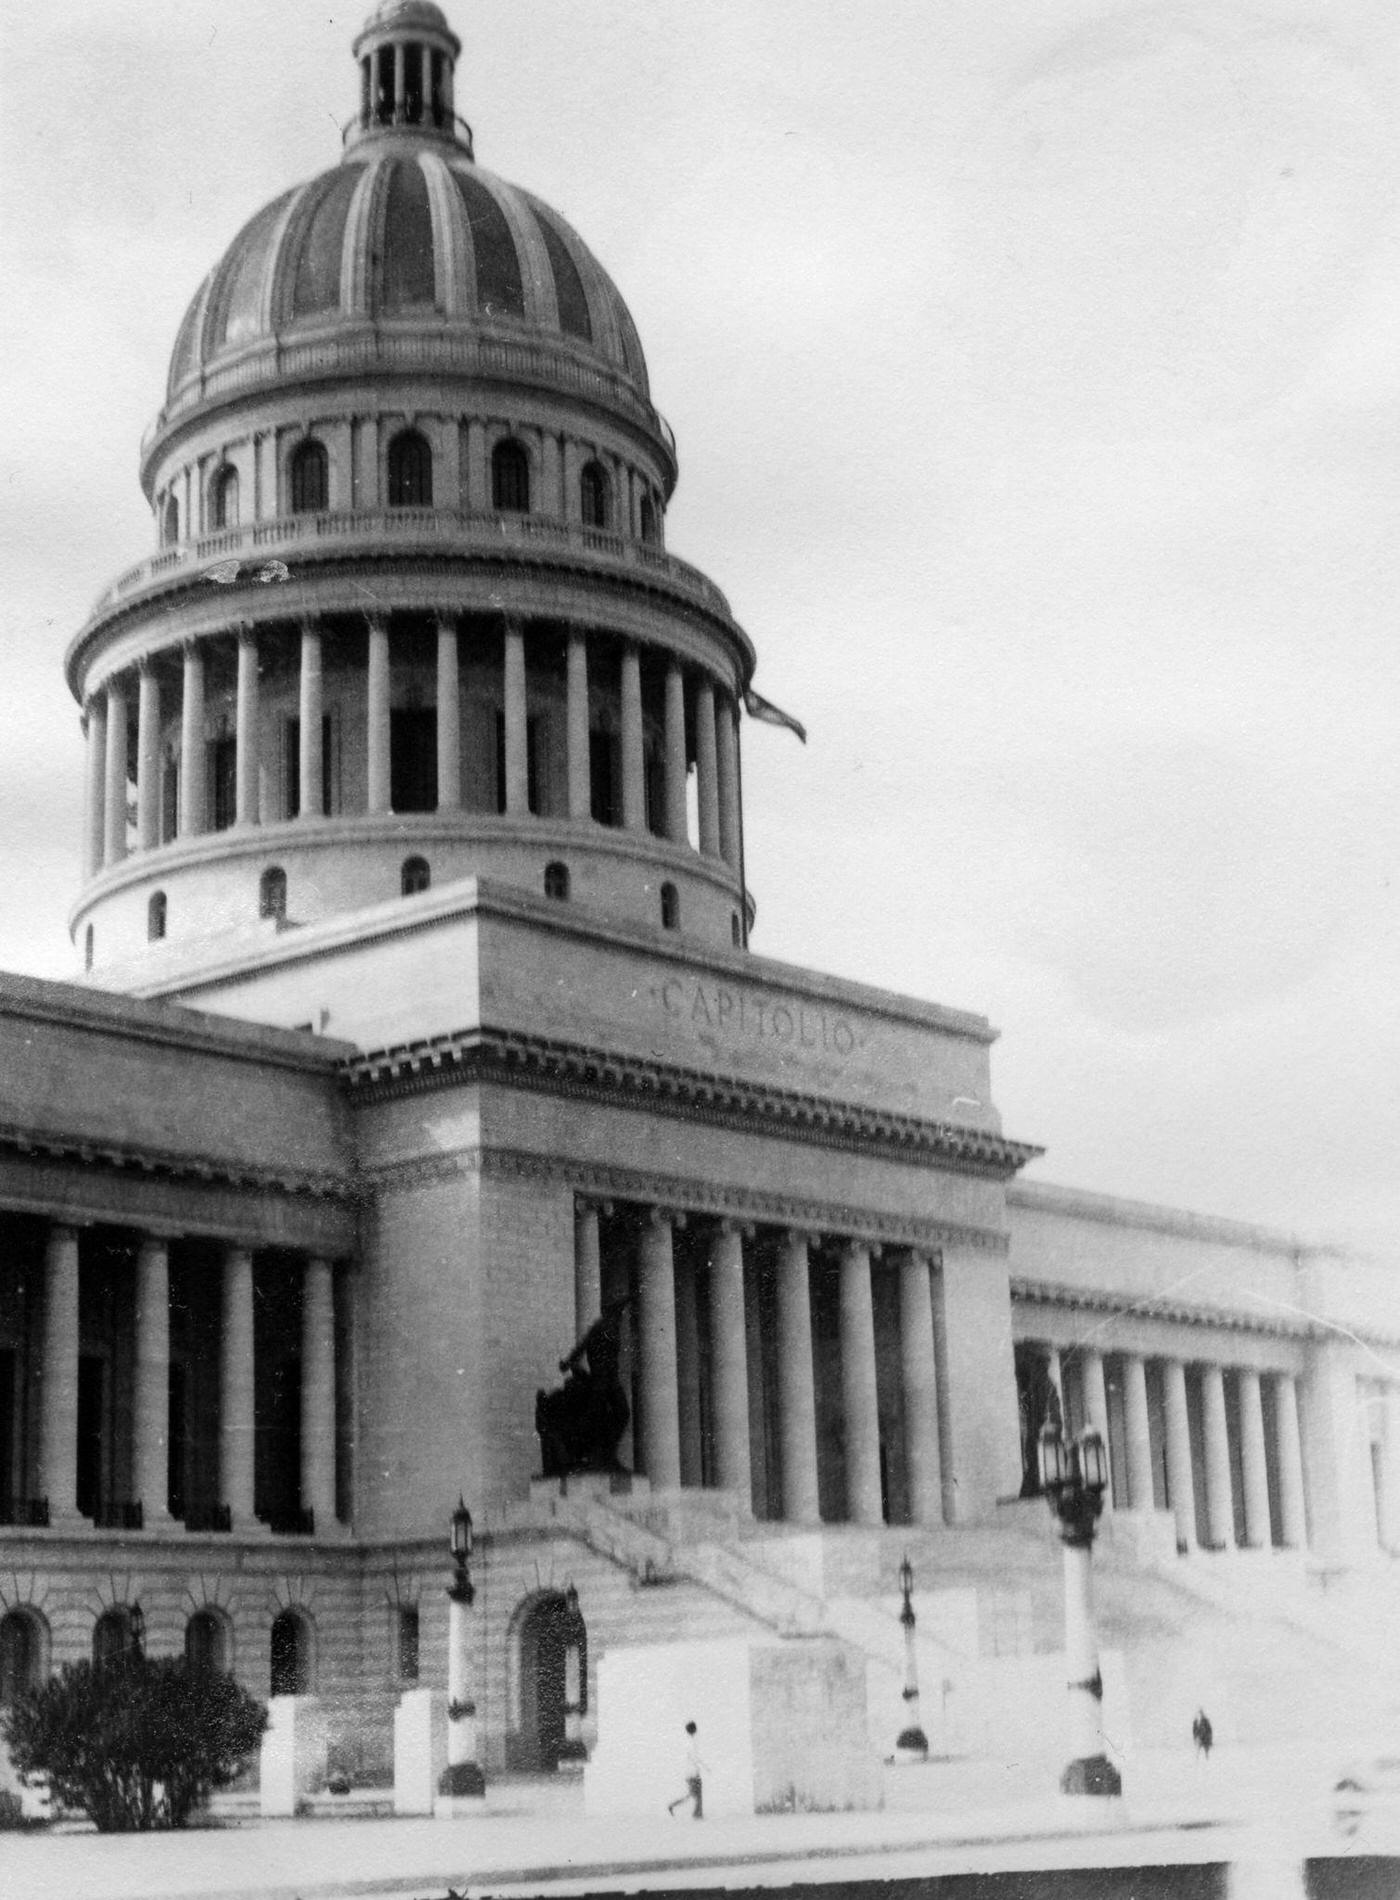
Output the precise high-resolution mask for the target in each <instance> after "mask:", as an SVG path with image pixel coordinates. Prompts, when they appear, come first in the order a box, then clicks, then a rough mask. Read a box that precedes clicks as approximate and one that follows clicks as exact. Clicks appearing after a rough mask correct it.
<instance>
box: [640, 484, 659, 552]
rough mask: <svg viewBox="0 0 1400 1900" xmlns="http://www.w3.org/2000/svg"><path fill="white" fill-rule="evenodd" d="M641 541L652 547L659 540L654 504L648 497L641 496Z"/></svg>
mask: <svg viewBox="0 0 1400 1900" xmlns="http://www.w3.org/2000/svg"><path fill="white" fill-rule="evenodd" d="M642 539H643V541H646V542H648V543H649V544H650V545H651V546H653V547H654V546H655V545H656V543H657V542H658V541H659V540H660V539H661V536H660V534H659V533H658V532H657V519H656V503H655V502H654V501H653V500H652V498H651V496H650V495H643V496H642Z"/></svg>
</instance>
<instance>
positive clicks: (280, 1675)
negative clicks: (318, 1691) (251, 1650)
mask: <svg viewBox="0 0 1400 1900" xmlns="http://www.w3.org/2000/svg"><path fill="white" fill-rule="evenodd" d="M270 1689H271V1693H272V1694H273V1695H310V1694H311V1626H310V1624H309V1623H308V1622H307V1620H306V1618H305V1617H304V1616H302V1615H301V1614H300V1612H299V1611H297V1610H283V1612H282V1614H281V1615H280V1616H279V1617H277V1618H276V1619H275V1621H274V1622H273V1625H272V1678H271V1683H270Z"/></svg>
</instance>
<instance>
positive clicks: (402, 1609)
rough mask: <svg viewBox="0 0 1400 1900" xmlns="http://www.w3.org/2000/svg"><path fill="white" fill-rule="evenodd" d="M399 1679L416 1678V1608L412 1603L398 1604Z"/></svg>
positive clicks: (408, 1680) (412, 1679)
mask: <svg viewBox="0 0 1400 1900" xmlns="http://www.w3.org/2000/svg"><path fill="white" fill-rule="evenodd" d="M398 1637H399V1681H400V1682H417V1680H418V1610H417V1606H416V1605H414V1604H408V1603H401V1604H400V1605H399V1628H398Z"/></svg>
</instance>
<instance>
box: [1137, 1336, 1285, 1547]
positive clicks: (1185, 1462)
mask: <svg viewBox="0 0 1400 1900" xmlns="http://www.w3.org/2000/svg"><path fill="white" fill-rule="evenodd" d="M1162 1386H1163V1391H1164V1394H1165V1397H1166V1412H1167V1498H1168V1502H1169V1503H1170V1504H1171V1507H1172V1511H1173V1513H1174V1515H1175V1517H1176V1541H1177V1543H1178V1545H1181V1544H1184V1545H1185V1546H1186V1548H1187V1549H1188V1550H1194V1549H1195V1547H1196V1481H1195V1478H1194V1476H1193V1474H1192V1470H1191V1414H1190V1411H1189V1409H1188V1407H1187V1399H1186V1368H1185V1366H1184V1365H1182V1363H1181V1361H1180V1360H1179V1359H1168V1360H1166V1361H1165V1363H1164V1364H1163V1367H1162ZM1295 1422H1296V1421H1295Z"/></svg>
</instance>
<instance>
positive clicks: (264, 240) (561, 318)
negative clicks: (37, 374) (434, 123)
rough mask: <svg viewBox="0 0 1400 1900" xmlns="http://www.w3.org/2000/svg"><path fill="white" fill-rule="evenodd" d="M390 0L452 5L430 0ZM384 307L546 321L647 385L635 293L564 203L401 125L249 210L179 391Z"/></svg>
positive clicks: (222, 265) (446, 321) (183, 353)
mask: <svg viewBox="0 0 1400 1900" xmlns="http://www.w3.org/2000/svg"><path fill="white" fill-rule="evenodd" d="M381 11H383V12H385V13H386V15H388V14H392V15H393V16H394V17H395V18H397V15H398V14H399V13H400V12H406V11H412V12H414V13H415V14H416V13H422V14H424V15H429V14H432V15H437V17H438V18H439V19H441V15H440V14H438V10H437V8H436V7H433V6H430V5H426V4H424V0H397V3H396V4H395V5H393V6H391V7H386V8H384V9H381ZM381 322H382V323H383V324H384V325H385V326H392V327H395V328H397V327H399V326H404V327H407V328H415V327H428V328H431V330H432V331H433V332H434V333H435V334H437V335H442V334H443V333H444V332H446V333H448V334H451V333H453V332H454V331H457V330H458V329H475V328H479V327H481V326H483V325H490V326H492V327H495V326H500V325H504V326H512V325H523V326H527V327H528V328H530V329H532V330H536V331H541V330H542V331H545V332H548V333H552V334H554V335H557V336H563V337H567V338H570V339H572V340H573V342H574V343H575V344H576V345H578V346H581V347H582V348H583V349H585V350H591V351H592V352H594V353H595V354H596V355H597V356H600V357H602V358H603V359H604V360H605V361H606V362H607V363H609V364H610V365H611V366H612V367H613V368H614V369H615V370H617V371H620V372H621V374H622V375H623V376H625V377H626V378H627V379H628V380H629V381H630V382H631V383H632V384H633V385H634V386H635V388H636V389H637V391H638V392H639V393H640V394H641V396H642V397H643V398H644V399H645V398H647V396H648V385H647V370H646V363H645V360H644V358H643V356H642V347H641V342H640V340H639V338H638V336H637V330H636V326H635V324H634V323H633V321H632V318H631V316H630V314H629V313H628V310H627V307H626V305H625V304H624V303H623V301H622V299H621V297H620V296H619V295H618V293H617V289H616V287H615V286H614V284H613V283H612V280H611V279H610V278H609V277H608V275H607V273H606V271H604V270H603V268H602V266H601V265H600V264H599V263H598V262H597V260H596V258H594V257H593V255H592V253H591V252H590V251H589V250H588V248H587V246H586V245H585V244H584V243H583V242H582V240H581V239H580V238H579V237H578V235H577V233H576V232H575V231H573V230H572V229H571V228H570V226H569V225H568V224H566V223H565V221H564V219H563V218H561V217H560V216H559V214H558V212H557V211H552V210H550V208H549V207H548V206H547V205H544V204H542V203H541V202H540V201H539V199H538V198H535V197H532V196H531V195H530V193H529V192H526V191H522V190H521V189H520V188H519V187H518V186H515V185H509V184H507V183H506V182H505V181H504V180H503V179H500V178H496V177H494V176H493V175H492V174H491V173H490V172H487V171H483V170H482V169H481V167H480V166H478V165H476V164H474V163H473V162H472V161H471V159H470V158H468V157H467V156H466V155H465V154H464V153H459V152H458V151H457V150H456V148H453V147H449V148H447V149H446V150H444V149H443V147H442V145H441V143H440V142H431V141H428V140H423V141H419V140H414V139H408V140H405V139H394V140H391V141H386V142H385V143H383V144H381V145H379V146H377V147H370V148H369V149H364V148H362V149H359V150H356V151H353V152H351V153H349V154H348V155H347V156H346V158H345V160H344V161H343V162H342V163H341V164H339V165H337V166H336V167H335V168H334V170H332V171H328V172H323V173H322V174H321V175H320V176H319V177H317V178H313V179H311V180H310V181H309V182H308V183H307V184H304V185H301V186H300V187H298V188H296V189H294V190H292V191H290V192H286V193H284V194H283V196H282V197H280V198H275V199H274V200H273V201H272V203H271V204H269V205H266V206H264V208H263V209H262V210H261V211H259V212H258V213H257V215H256V216H255V217H253V218H251V219H250V220H249V221H248V223H247V224H246V225H244V227H243V229H242V230H241V231H240V232H239V234H238V236H237V237H236V238H235V239H234V241H233V243H232V244H231V245H230V246H229V248H228V250H227V251H226V252H225V254H224V256H223V258H222V260H221V261H220V262H219V263H218V264H217V265H216V266H215V268H214V269H213V271H212V272H211V273H210V275H209V276H208V277H207V278H206V279H205V281H204V283H203V284H202V285H201V287H200V290H199V292H198V294H197V296H196V297H195V299H194V301H193V303H192V304H191V305H190V307H189V310H188V311H187V312H186V314H185V318H184V321H183V322H182V323H181V325H180V330H179V334H178V336H177V337H176V340H175V349H174V353H173V355H172V357H171V360H170V376H169V381H168V385H167V393H168V399H169V400H170V401H171V402H174V401H175V400H176V399H177V397H178V395H179V393H180V392H181V390H182V389H184V388H185V387H186V386H187V385H188V384H189V383H190V382H191V379H194V378H197V377H198V376H199V375H200V374H201V373H202V372H204V371H206V370H208V369H210V368H211V367H212V366H214V365H216V364H219V363H220V362H221V361H223V360H225V359H229V360H232V359H234V358H236V357H237V355H238V354H239V353H240V352H242V351H244V350H246V349H248V348H249V347H250V346H255V345H258V344H263V345H266V344H268V343H270V342H272V341H273V340H274V339H276V340H279V341H280V340H284V339H285V340H292V339H293V338H295V337H297V336H298V335H299V334H301V333H305V334H307V335H310V334H313V333H319V332H322V331H324V330H325V329H327V328H328V327H332V326H335V325H338V324H344V325H353V326H356V327H363V326H364V325H365V324H366V323H374V324H377V323H381Z"/></svg>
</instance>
